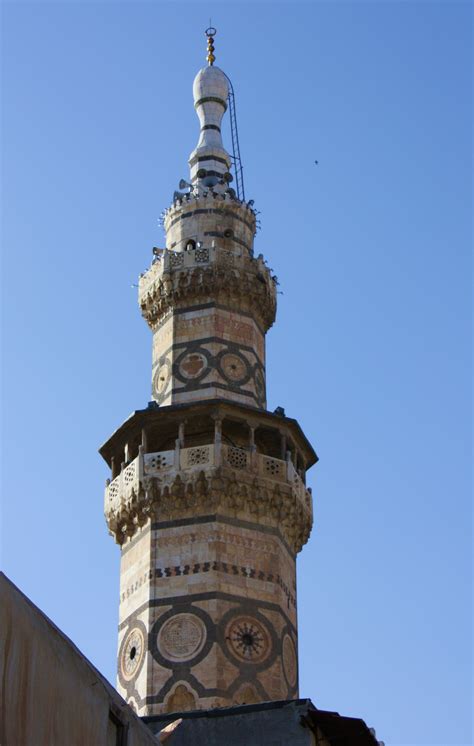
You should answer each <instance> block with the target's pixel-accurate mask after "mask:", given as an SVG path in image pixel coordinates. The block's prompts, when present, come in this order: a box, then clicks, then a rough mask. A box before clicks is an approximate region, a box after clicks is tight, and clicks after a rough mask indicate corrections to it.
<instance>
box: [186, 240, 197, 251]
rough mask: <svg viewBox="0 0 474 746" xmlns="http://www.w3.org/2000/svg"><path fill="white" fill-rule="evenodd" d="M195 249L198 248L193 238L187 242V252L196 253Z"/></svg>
mask: <svg viewBox="0 0 474 746" xmlns="http://www.w3.org/2000/svg"><path fill="white" fill-rule="evenodd" d="M195 248H196V241H194V240H193V239H192V238H190V239H189V240H188V241H186V251H194V249H195Z"/></svg>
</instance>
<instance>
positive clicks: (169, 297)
mask: <svg viewBox="0 0 474 746" xmlns="http://www.w3.org/2000/svg"><path fill="white" fill-rule="evenodd" d="M198 251H200V250H199V249H197V250H196V252H198ZM201 251H202V250H201ZM208 251H209V252H210V253H209V261H208V263H206V264H204V263H202V264H192V265H188V266H186V264H185V259H186V258H187V257H186V252H168V254H171V261H170V264H169V266H168V267H163V268H161V267H160V268H159V269H160V270H161V271H158V270H155V272H154V273H152V270H150V272H149V273H147V274H146V275H145V276H144V277H143V278H142V282H141V284H140V286H139V304H140V309H141V313H142V315H143V317H144V318H145V319H146V321H147V323H148V325H149V326H150V328H151V329H154V328H155V327H156V325H157V324H159V323H160V321H161V320H162V319H163V317H164V316H165V315H166V314H167V313H168V312H169V311H172V310H173V309H175V308H185V307H186V306H192V305H196V304H198V303H203V302H206V301H207V300H212V301H214V302H215V303H220V304H223V305H226V306H228V307H230V308H233V309H234V308H235V310H236V311H239V310H241V311H244V312H247V313H249V312H251V313H252V315H254V316H255V318H256V320H257V322H259V323H260V324H261V325H262V326H263V328H264V329H265V330H267V329H269V328H270V326H271V325H272V324H273V322H274V320H275V315H276V285H275V281H274V280H273V278H272V276H271V273H270V271H269V270H268V268H267V267H266V266H265V265H264V263H263V262H262V261H261V260H259V259H251V258H249V257H245V258H244V257H238V258H234V257H233V256H232V255H231V254H230V252H222V251H219V250H217V251H214V253H212V251H211V250H208ZM197 256H198V257H199V256H202V254H201V255H199V254H198V255H197Z"/></svg>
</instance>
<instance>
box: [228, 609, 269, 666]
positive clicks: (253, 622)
mask: <svg viewBox="0 0 474 746" xmlns="http://www.w3.org/2000/svg"><path fill="white" fill-rule="evenodd" d="M225 638H226V641H227V645H228V647H229V649H230V651H231V653H232V654H233V655H235V656H236V658H238V659H239V660H241V661H245V662H246V663H261V662H262V661H264V660H265V658H267V657H268V655H269V653H270V648H271V643H270V635H269V634H268V632H267V630H266V629H265V627H264V626H263V624H261V623H260V622H259V621H258V620H257V619H254V618H252V617H246V616H245V617H243V616H241V617H237V619H232V620H231V621H230V622H229V624H228V625H227V628H226V633H225Z"/></svg>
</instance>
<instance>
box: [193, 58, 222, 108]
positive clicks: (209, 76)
mask: <svg viewBox="0 0 474 746" xmlns="http://www.w3.org/2000/svg"><path fill="white" fill-rule="evenodd" d="M193 96H194V103H196V102H197V101H199V100H200V99H202V98H207V97H209V96H213V97H215V98H220V99H222V100H223V101H224V102H225V103H227V98H228V96H229V84H228V82H227V78H226V76H225V73H223V72H222V70H220V69H219V68H218V67H214V66H213V65H208V67H203V68H202V69H201V70H199V72H198V74H197V75H196V77H195V78H194V83H193Z"/></svg>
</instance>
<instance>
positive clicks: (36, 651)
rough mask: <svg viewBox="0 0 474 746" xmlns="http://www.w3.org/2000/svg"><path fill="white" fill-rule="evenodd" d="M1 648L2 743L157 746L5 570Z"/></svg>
mask: <svg viewBox="0 0 474 746" xmlns="http://www.w3.org/2000/svg"><path fill="white" fill-rule="evenodd" d="M0 650H1V651H2V657H1V660H0V669H1V677H0V687H1V690H2V691H1V692H0V695H1V696H0V701H1V703H2V707H3V708H4V711H3V712H2V713H1V714H0V743H1V744H2V746H65V744H67V746H85V745H86V744H87V745H89V744H90V746H92V745H93V746H102V745H103V746H116V744H119V743H120V744H122V745H123V746H152V744H155V746H156V743H157V741H156V740H155V738H154V737H153V736H152V735H151V733H150V732H149V730H148V728H147V727H146V726H145V725H144V724H143V723H142V722H141V721H140V719H139V718H138V717H137V716H136V715H135V714H134V713H133V712H132V710H131V708H130V707H129V706H128V705H127V704H126V702H125V701H124V700H123V699H122V697H120V695H119V694H118V693H117V692H116V691H115V690H114V689H113V688H112V686H111V685H110V684H109V683H108V682H107V680H106V679H105V678H104V677H103V676H101V674H100V673H99V672H98V671H97V670H96V669H95V668H94V667H93V666H92V664H91V663H89V661H88V660H87V659H86V658H85V657H84V656H83V655H82V653H81V652H80V651H79V650H78V649H77V648H76V647H75V645H74V644H73V643H72V642H71V641H70V640H69V639H68V638H67V637H66V636H65V635H64V634H63V633H62V632H61V631H60V630H59V629H58V628H57V627H56V626H55V625H54V624H53V623H52V622H51V621H50V620H49V619H48V618H47V617H46V616H45V615H44V614H43V613H42V612H41V611H40V610H39V609H38V608H37V607H36V606H34V605H33V604H32V603H31V601H29V599H27V598H26V596H24V595H23V594H22V593H21V592H20V591H19V590H18V588H16V586H15V585H13V583H11V582H10V581H9V580H8V579H7V578H6V577H5V575H3V574H2V573H0ZM120 738H122V740H120Z"/></svg>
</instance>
